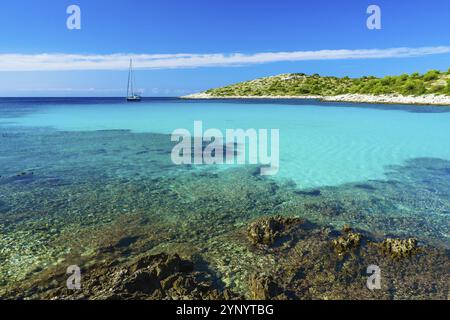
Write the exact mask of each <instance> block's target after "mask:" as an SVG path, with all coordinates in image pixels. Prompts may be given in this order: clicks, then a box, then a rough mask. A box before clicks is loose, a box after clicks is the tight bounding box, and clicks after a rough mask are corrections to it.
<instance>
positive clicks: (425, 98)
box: [181, 92, 450, 107]
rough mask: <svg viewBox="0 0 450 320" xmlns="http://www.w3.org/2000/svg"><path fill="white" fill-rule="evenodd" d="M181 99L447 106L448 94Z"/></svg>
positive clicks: (193, 96) (204, 96)
mask: <svg viewBox="0 0 450 320" xmlns="http://www.w3.org/2000/svg"><path fill="white" fill-rule="evenodd" d="M181 98H182V99H199V100H203V99H205V100H214V99H293V100H294V99H302V100H303V99H304V100H320V101H326V102H351V103H370V104H405V105H431V106H449V107H450V96H445V95H433V94H427V95H421V96H402V95H377V96H375V95H367V94H343V95H337V96H310V95H308V96H212V95H210V94H207V93H204V92H203V93H195V94H191V95H187V96H183V97H181Z"/></svg>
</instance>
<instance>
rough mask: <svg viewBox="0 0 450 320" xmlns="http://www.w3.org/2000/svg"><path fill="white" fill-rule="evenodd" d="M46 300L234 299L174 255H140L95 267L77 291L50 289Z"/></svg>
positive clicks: (210, 277)
mask: <svg viewBox="0 0 450 320" xmlns="http://www.w3.org/2000/svg"><path fill="white" fill-rule="evenodd" d="M45 296H46V298H48V299H86V298H87V299H92V300H97V299H100V300H116V299H121V300H122V299H138V300H149V299H150V300H161V299H164V300H180V299H182V300H224V299H235V298H236V297H237V296H236V295H235V294H234V293H232V292H230V291H228V290H221V289H220V288H219V287H217V286H216V285H215V282H214V281H213V280H212V276H211V275H210V274H209V273H207V272H198V271H195V270H194V263H193V262H192V261H191V260H188V259H182V258H181V257H180V256H179V255H177V254H167V253H160V254H156V255H151V256H144V257H141V258H140V259H138V260H137V261H135V262H132V263H130V264H127V265H125V266H120V267H111V266H110V265H108V266H105V265H103V266H97V267H93V268H91V269H90V270H88V271H87V272H86V274H84V275H83V281H82V289H81V291H76V292H73V291H68V290H67V289H65V288H55V289H50V290H49V291H47V292H46V293H45Z"/></svg>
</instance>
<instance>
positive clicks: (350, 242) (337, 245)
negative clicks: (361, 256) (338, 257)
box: [331, 231, 362, 254]
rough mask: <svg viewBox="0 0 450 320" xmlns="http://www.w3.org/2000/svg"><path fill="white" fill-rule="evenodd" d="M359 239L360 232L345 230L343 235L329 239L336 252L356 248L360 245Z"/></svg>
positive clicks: (360, 237) (341, 252)
mask: <svg viewBox="0 0 450 320" xmlns="http://www.w3.org/2000/svg"><path fill="white" fill-rule="evenodd" d="M361 239H362V235H361V234H359V233H355V232H352V231H347V233H346V234H345V235H343V236H341V237H339V238H337V239H334V240H333V241H331V244H332V246H333V248H334V250H336V252H338V253H339V254H343V253H345V252H348V251H349V250H351V249H355V248H358V247H359V246H360V245H361Z"/></svg>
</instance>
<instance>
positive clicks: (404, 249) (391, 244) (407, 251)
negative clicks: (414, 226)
mask: <svg viewBox="0 0 450 320" xmlns="http://www.w3.org/2000/svg"><path fill="white" fill-rule="evenodd" d="M380 246H381V250H382V251H383V252H384V253H386V254H388V255H389V256H390V257H391V258H393V259H398V258H407V257H411V256H413V255H415V254H417V253H418V252H419V247H418V246H417V239H415V238H409V239H392V238H387V239H385V240H384V241H383V242H382V243H381V244H380Z"/></svg>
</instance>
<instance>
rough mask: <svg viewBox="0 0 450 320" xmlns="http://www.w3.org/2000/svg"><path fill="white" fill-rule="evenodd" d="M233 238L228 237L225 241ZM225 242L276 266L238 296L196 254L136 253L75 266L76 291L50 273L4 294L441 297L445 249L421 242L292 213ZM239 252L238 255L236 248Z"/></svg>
mask: <svg viewBox="0 0 450 320" xmlns="http://www.w3.org/2000/svg"><path fill="white" fill-rule="evenodd" d="M231 239H233V240H231ZM228 242H230V243H235V244H241V245H243V246H245V247H247V248H248V250H250V251H251V252H252V253H253V254H254V255H255V256H269V257H270V258H271V259H273V260H274V261H275V262H276V267H273V268H271V269H267V270H266V269H264V270H263V271H261V272H251V273H249V274H248V275H247V277H246V279H244V281H245V283H246V284H245V286H246V288H247V289H246V293H244V294H243V293H242V292H237V291H235V290H233V289H232V288H231V289H230V288H227V287H226V285H225V284H224V283H223V282H222V281H221V278H220V276H218V275H217V274H216V273H215V272H214V270H212V269H211V268H209V267H208V266H205V265H203V266H202V263H200V262H199V260H198V256H197V258H195V257H187V258H181V257H180V255H178V254H177V253H166V252H161V253H159V254H152V255H150V254H143V255H141V256H140V257H137V258H136V259H133V260H131V261H127V262H123V263H121V264H118V263H117V261H115V260H114V259H113V258H111V259H110V260H109V259H106V260H104V261H103V262H101V263H98V264H96V265H93V266H91V267H89V268H88V269H86V270H83V284H82V288H81V290H79V291H73V290H72V291H71V290H68V289H67V288H66V287H65V285H64V284H65V275H64V274H59V275H53V276H51V277H50V278H47V279H45V280H41V282H40V283H35V284H34V285H33V288H31V289H30V290H25V291H22V292H20V293H18V294H17V295H14V294H12V296H11V297H9V298H13V297H14V298H15V299H17V298H19V299H50V300H55V299H56V300H66V299H69V300H86V299H89V300H91V299H92V300H98V299H100V300H118V299H119V300H124V299H125V300H126V299H133V300H147V299H150V300H154V299H157V300H161V299H162V300H237V299H239V300H242V299H252V300H298V299H325V300H328V299H411V298H422V299H444V300H445V299H447V298H448V283H447V281H446V278H447V274H446V271H445V270H448V267H449V260H448V252H446V251H445V250H443V251H442V250H440V249H436V248H432V247H426V246H421V245H419V244H418V242H417V240H416V239H414V238H409V239H400V238H384V239H377V238H376V237H374V236H373V235H371V234H368V233H364V232H361V231H357V230H353V229H352V228H350V227H349V226H344V228H343V230H342V231H338V230H335V229H331V228H327V227H320V226H317V225H314V224H312V223H310V222H309V221H307V220H304V219H300V218H298V217H285V216H266V217H261V218H258V219H256V220H254V221H253V222H250V223H249V224H248V225H247V226H243V227H242V228H241V229H240V230H237V231H236V232H235V234H234V235H233V236H232V237H231V238H228ZM236 254H237V255H239V253H238V252H236ZM375 262H376V264H377V266H379V268H380V270H381V273H382V282H381V283H382V285H381V288H379V289H378V290H369V289H368V288H367V287H366V282H367V281H366V280H367V277H368V275H367V267H368V266H369V265H372V264H373V263H375Z"/></svg>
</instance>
